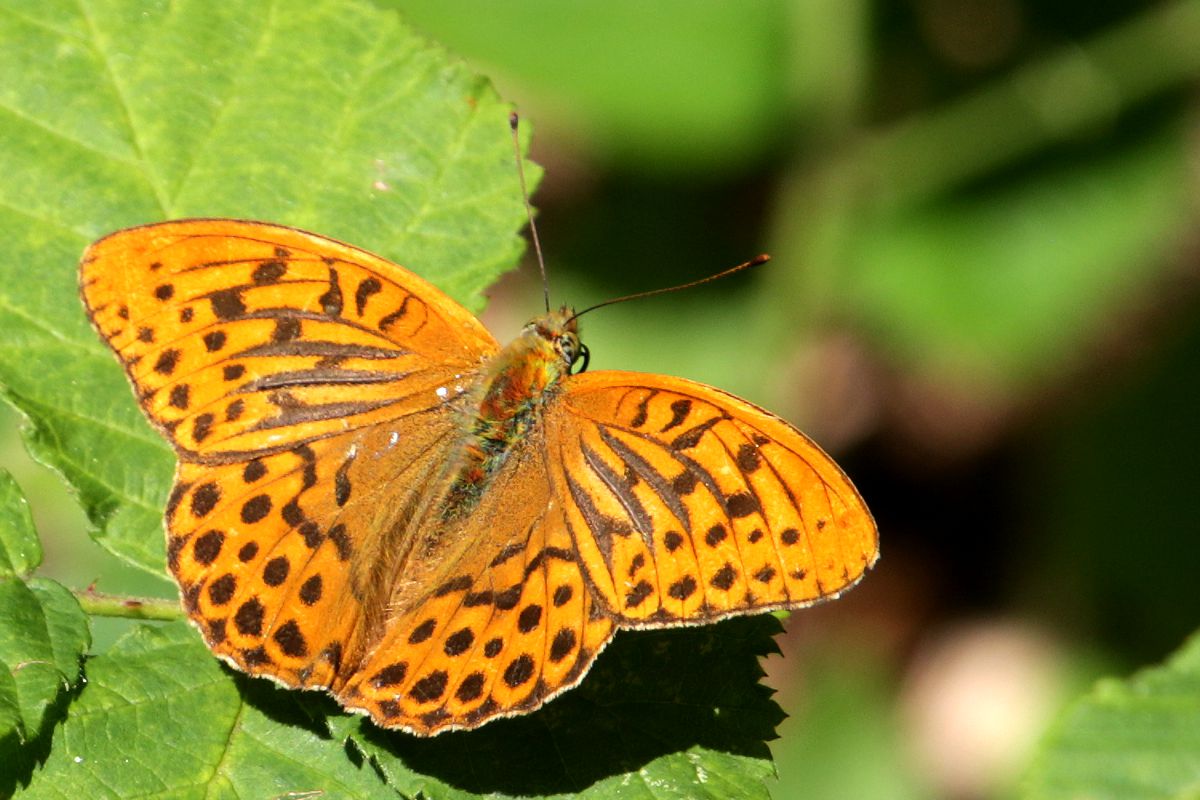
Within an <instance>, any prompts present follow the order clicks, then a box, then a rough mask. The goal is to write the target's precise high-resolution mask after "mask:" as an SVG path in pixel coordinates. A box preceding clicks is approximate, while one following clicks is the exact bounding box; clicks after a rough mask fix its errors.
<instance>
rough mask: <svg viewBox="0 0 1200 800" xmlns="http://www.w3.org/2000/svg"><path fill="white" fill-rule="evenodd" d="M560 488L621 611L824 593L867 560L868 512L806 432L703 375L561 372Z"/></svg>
mask: <svg viewBox="0 0 1200 800" xmlns="http://www.w3.org/2000/svg"><path fill="white" fill-rule="evenodd" d="M546 425H547V440H548V441H549V442H551V443H552V445H551V446H552V447H553V448H554V453H553V457H552V458H551V459H550V460H549V463H550V464H551V465H552V471H553V474H554V481H555V485H556V487H557V488H558V494H559V495H560V496H561V497H562V498H563V499H564V500H565V501H566V508H567V520H568V524H569V526H570V528H571V530H572V532H573V534H574V540H575V542H576V543H577V545H578V547H579V549H580V551H581V553H582V554H583V561H584V563H585V564H586V565H587V566H588V576H589V578H590V579H591V582H592V585H593V586H594V587H595V588H596V590H597V591H598V592H599V593H600V594H601V595H602V596H603V598H604V601H605V603H606V604H607V605H608V607H609V608H610V609H611V610H612V612H613V613H614V615H616V616H617V617H618V618H619V619H620V620H621V624H623V625H628V626H634V627H641V626H655V625H661V624H686V623H689V622H704V621H709V620H714V619H719V618H722V617H725V616H729V615H731V614H737V613H745V612H746V611H751V610H764V609H771V608H797V607H802V606H805V605H810V604H811V603H813V602H816V601H818V600H821V599H824V598H829V597H834V596H836V595H837V594H838V593H839V592H841V591H843V590H844V589H846V588H848V587H849V586H851V585H853V584H854V583H855V582H857V581H858V579H859V578H860V577H861V576H862V574H863V572H864V571H865V570H866V569H867V568H868V567H869V566H870V565H871V564H873V563H874V561H875V558H876V556H877V552H878V548H877V540H876V531H875V525H874V521H873V520H872V519H871V516H870V513H869V512H868V511H867V509H866V507H865V505H863V503H862V500H861V498H860V497H859V495H858V493H857V491H855V489H854V487H853V486H852V485H851V484H850V482H849V481H848V480H847V479H846V477H845V475H844V474H843V473H842V472H841V470H840V469H838V467H837V466H836V465H835V464H834V463H833V462H832V460H830V459H829V457H828V456H826V455H825V454H824V453H823V452H822V451H821V450H820V449H819V448H818V447H817V446H816V445H815V444H813V443H812V441H810V440H809V439H808V438H807V437H805V436H804V435H803V434H801V433H800V432H799V431H797V430H796V429H795V428H793V427H792V426H790V425H788V424H787V423H785V422H783V421H782V420H780V419H779V418H777V417H775V416H773V415H771V414H768V413H767V412H765V411H763V410H761V409H759V408H757V407H755V406H753V405H751V404H750V403H747V402H746V401H744V400H740V399H738V398H736V397H734V396H732V395H729V394H726V393H725V392H721V391H719V390H716V389H713V388H712V387H708V386H704V385H702V384H697V383H692V382H690V381H685V380H682V379H677V378H668V377H665V376H661V375H643V374H638V373H621V372H595V373H587V374H584V375H577V376H573V377H572V378H570V379H569V380H568V381H567V382H566V385H565V387H564V391H563V394H562V396H561V397H560V398H559V400H558V401H557V402H555V403H554V404H553V405H552V407H551V408H550V409H549V410H548V413H547V420H546Z"/></svg>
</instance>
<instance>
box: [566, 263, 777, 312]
mask: <svg viewBox="0 0 1200 800" xmlns="http://www.w3.org/2000/svg"><path fill="white" fill-rule="evenodd" d="M770 260H771V257H770V256H769V255H767V254H766V253H763V254H762V255H760V256H755V257H754V258H752V259H750V260H749V261H747V262H746V263H744V264H738V265H737V266H736V267H730V268H729V269H726V270H722V271H721V272H718V273H717V274H716V275H709V276H708V277H707V278H701V279H700V280H697V281H689V282H688V283H681V284H679V285H678V286H668V287H667V288H665V289H651V290H650V291H648V292H638V293H637V294H627V295H625V296H624V297H615V298H613V299H612V300H605V301H604V302H603V303H597V304H596V305H594V306H588V307H587V308H585V309H584V310H583V311H577V312H575V315H574V316H573V317H571V319H578V318H579V317H582V316H583V315H584V314H586V313H588V312H589V311H595V310H596V309H597V308H604V307H605V306H611V305H613V304H615V303H624V302H626V301H628V300H638V299H640V298H643V297H653V296H654V295H656V294H666V293H667V292H678V291H680V290H681V289H690V288H692V287H693V286H699V285H700V284H702V283H711V282H712V281H715V280H720V279H721V278H728V277H729V276H730V275H733V274H735V273H737V272H741V271H742V270H744V269H750V268H751V267H757V266H758V265H759V264H765V263H767V262H768V261H770Z"/></svg>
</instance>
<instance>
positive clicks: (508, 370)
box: [442, 308, 579, 518]
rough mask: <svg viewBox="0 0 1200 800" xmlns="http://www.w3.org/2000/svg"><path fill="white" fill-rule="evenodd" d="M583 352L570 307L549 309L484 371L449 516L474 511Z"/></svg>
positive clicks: (445, 513) (470, 413)
mask: <svg viewBox="0 0 1200 800" xmlns="http://www.w3.org/2000/svg"><path fill="white" fill-rule="evenodd" d="M578 350H579V336H578V326H577V323H576V321H575V319H574V312H573V311H572V310H571V309H569V308H562V309H560V310H558V311H554V312H547V313H546V314H545V315H543V316H540V317H538V318H537V319H535V320H533V321H531V322H530V323H529V324H528V325H526V326H525V328H524V330H522V332H521V334H520V335H519V336H518V337H517V338H516V339H514V340H513V341H512V342H511V343H509V345H508V346H507V347H505V348H504V349H503V350H501V351H500V352H499V353H497V354H496V355H495V356H494V357H492V359H491V360H490V361H489V362H488V363H487V364H486V365H485V367H484V368H483V370H482V375H481V379H480V380H479V386H478V388H477V390H476V391H475V392H474V393H473V395H474V396H473V397H472V399H473V400H475V396H477V398H478V399H477V401H474V402H472V403H471V405H470V407H469V408H468V410H467V412H466V413H467V415H468V416H467V419H466V420H465V422H466V428H467V432H466V443H465V445H464V447H463V452H462V454H461V455H460V456H459V458H458V459H456V461H457V462H458V466H457V468H456V470H455V475H454V478H453V481H452V483H451V485H450V491H449V493H448V495H447V498H446V501H445V502H444V504H443V507H442V515H443V518H450V517H454V516H459V515H462V514H466V513H469V512H470V511H471V509H472V508H473V505H474V503H475V501H476V500H477V499H478V497H479V495H480V494H482V492H483V491H484V490H485V489H486V485H487V481H488V479H489V478H490V477H491V476H492V475H493V474H494V473H495V471H496V469H497V467H498V466H499V465H500V464H501V463H503V461H504V458H505V457H506V456H507V454H508V453H509V451H510V450H511V448H512V446H513V444H514V443H516V442H519V441H522V440H523V439H525V438H527V437H528V435H529V432H530V430H531V428H532V427H533V426H534V425H536V424H537V418H538V414H539V412H540V410H541V408H542V407H543V406H544V404H545V403H546V402H547V400H548V399H549V398H550V397H551V396H552V395H553V393H554V391H555V388H556V387H557V385H558V383H559V381H561V380H562V378H563V377H564V376H566V375H567V374H569V372H570V368H571V364H572V362H573V361H574V359H575V356H576V354H577V352H578Z"/></svg>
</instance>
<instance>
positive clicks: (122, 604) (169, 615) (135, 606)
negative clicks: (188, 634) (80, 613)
mask: <svg viewBox="0 0 1200 800" xmlns="http://www.w3.org/2000/svg"><path fill="white" fill-rule="evenodd" d="M74 594H75V599H76V600H78V601H79V605H80V607H81V608H82V609H83V610H84V612H85V613H87V614H90V615H91V616H95V617H123V618H125V619H156V620H162V621H164V622H171V621H174V620H177V619H182V618H183V609H182V608H180V607H179V602H178V601H176V600H163V599H162V598H158V597H130V596H128V595H117V594H103V593H102V592H94V591H92V590H90V589H89V590H86V591H82V592H75V593H74Z"/></svg>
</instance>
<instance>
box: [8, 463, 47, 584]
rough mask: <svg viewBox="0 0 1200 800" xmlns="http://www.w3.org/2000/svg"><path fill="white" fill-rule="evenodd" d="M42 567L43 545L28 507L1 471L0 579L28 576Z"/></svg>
mask: <svg viewBox="0 0 1200 800" xmlns="http://www.w3.org/2000/svg"><path fill="white" fill-rule="evenodd" d="M40 563H42V543H41V542H40V541H38V537H37V531H35V530H34V528H33V517H32V516H31V515H30V513H29V503H27V502H26V501H25V496H24V495H23V494H21V488H20V487H19V486H17V482H16V481H15V480H13V477H12V476H11V475H9V474H8V471H7V470H5V469H0V575H27V574H29V573H30V572H32V571H33V570H34V569H36V568H37V566H38V564H40Z"/></svg>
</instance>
